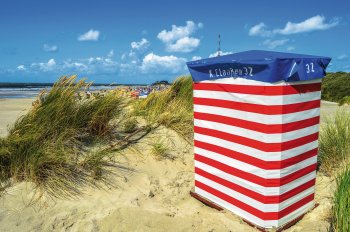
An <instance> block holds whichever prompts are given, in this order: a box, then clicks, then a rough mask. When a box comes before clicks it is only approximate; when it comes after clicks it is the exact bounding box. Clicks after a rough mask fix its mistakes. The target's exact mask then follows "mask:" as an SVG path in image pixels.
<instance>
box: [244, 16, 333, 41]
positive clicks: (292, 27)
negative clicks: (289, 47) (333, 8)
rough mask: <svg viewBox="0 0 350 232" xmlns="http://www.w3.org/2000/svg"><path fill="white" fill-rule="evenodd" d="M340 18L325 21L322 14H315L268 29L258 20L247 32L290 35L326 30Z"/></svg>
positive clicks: (257, 34)
mask: <svg viewBox="0 0 350 232" xmlns="http://www.w3.org/2000/svg"><path fill="white" fill-rule="evenodd" d="M339 22H340V19H339V18H337V17H335V18H333V19H331V20H330V21H329V22H326V18H325V17H324V16H322V15H316V16H313V17H311V18H308V19H305V20H304V21H302V22H299V23H293V22H287V23H286V25H285V26H284V28H282V29H273V30H268V29H267V26H266V25H265V23H263V22H260V23H259V24H257V25H255V26H253V27H252V28H250V29H249V32H248V34H249V35H250V36H262V37H269V36H273V35H276V34H280V35H290V34H297V33H305V32H311V31H320V30H327V29H330V28H332V27H335V26H337V25H338V24H339Z"/></svg>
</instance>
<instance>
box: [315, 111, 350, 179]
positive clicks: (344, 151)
mask: <svg viewBox="0 0 350 232" xmlns="http://www.w3.org/2000/svg"><path fill="white" fill-rule="evenodd" d="M349 156H350V113H349V112H348V111H346V110H345V109H344V108H340V109H338V110H337V111H336V113H335V116H334V117H329V118H326V120H325V123H324V124H323V125H321V131H320V138H319V157H318V158H319V166H320V170H321V171H323V172H325V173H326V174H328V175H332V174H333V173H334V171H335V170H336V169H337V168H338V167H339V165H341V164H342V163H344V162H345V161H347V160H348V159H349Z"/></svg>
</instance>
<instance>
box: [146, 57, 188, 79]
mask: <svg viewBox="0 0 350 232" xmlns="http://www.w3.org/2000/svg"><path fill="white" fill-rule="evenodd" d="M186 61H187V60H186V59H185V58H181V57H176V56H173V55H170V56H158V55H156V54H154V53H153V52H151V53H149V54H147V55H146V56H145V57H144V58H143V60H142V64H141V67H140V68H141V71H142V72H144V73H173V74H178V73H181V72H186V67H185V65H186Z"/></svg>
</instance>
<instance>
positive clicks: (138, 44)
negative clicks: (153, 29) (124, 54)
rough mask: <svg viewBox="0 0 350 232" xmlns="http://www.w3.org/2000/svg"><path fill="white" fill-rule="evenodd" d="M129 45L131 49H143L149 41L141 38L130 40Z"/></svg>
mask: <svg viewBox="0 0 350 232" xmlns="http://www.w3.org/2000/svg"><path fill="white" fill-rule="evenodd" d="M130 45H131V48H132V49H135V50H142V51H144V50H146V49H147V48H148V47H149V46H150V45H151V43H150V42H149V41H148V40H147V39H145V38H142V39H141V41H139V42H131V44H130Z"/></svg>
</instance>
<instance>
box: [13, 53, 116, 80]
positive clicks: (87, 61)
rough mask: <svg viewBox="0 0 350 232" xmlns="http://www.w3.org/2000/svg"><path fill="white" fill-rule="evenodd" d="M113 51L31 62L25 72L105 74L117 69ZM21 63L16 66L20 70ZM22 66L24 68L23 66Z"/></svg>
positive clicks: (114, 71)
mask: <svg viewBox="0 0 350 232" xmlns="http://www.w3.org/2000/svg"><path fill="white" fill-rule="evenodd" d="M113 53H114V51H113V50H111V51H110V52H109V53H108V54H107V55H106V56H97V57H90V58H82V59H75V60H72V59H67V60H65V61H63V62H56V61H55V60H54V59H50V60H48V61H47V62H40V63H32V64H31V65H30V67H29V68H27V69H26V70H27V72H35V73H37V72H53V73H59V74H60V75H64V74H67V73H84V74H106V73H116V72H118V70H119V64H118V63H117V62H116V61H114V60H113V59H112V57H113ZM21 68H22V67H21V65H20V66H18V67H17V70H20V69H21ZM23 68H25V67H24V66H23Z"/></svg>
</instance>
